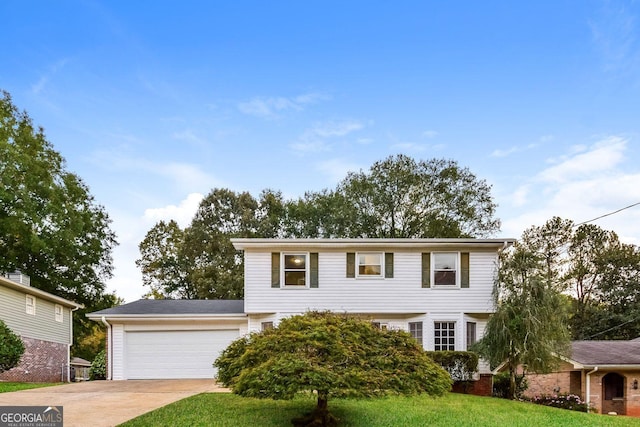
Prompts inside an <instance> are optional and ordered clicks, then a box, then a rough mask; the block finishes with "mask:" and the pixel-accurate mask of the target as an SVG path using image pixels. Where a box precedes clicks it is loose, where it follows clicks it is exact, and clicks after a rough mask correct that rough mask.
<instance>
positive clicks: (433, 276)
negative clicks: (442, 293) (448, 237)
mask: <svg viewBox="0 0 640 427" xmlns="http://www.w3.org/2000/svg"><path fill="white" fill-rule="evenodd" d="M441 254H454V255H455V256H456V268H455V270H453V271H455V274H456V283H455V285H439V284H437V283H436V257H437V256H438V255H441ZM443 271H446V270H443ZM460 275H461V271H460V252H456V251H449V252H445V251H441V252H431V283H432V286H433V287H434V288H438V289H459V288H460Z"/></svg>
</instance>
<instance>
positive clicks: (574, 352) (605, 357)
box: [570, 340, 640, 366]
mask: <svg viewBox="0 0 640 427" xmlns="http://www.w3.org/2000/svg"><path fill="white" fill-rule="evenodd" d="M570 359H571V360H572V361H575V362H577V363H579V364H581V365H584V366H602V365H613V366H620V365H640V341H635V340H632V341H573V342H572V343H571V357H570Z"/></svg>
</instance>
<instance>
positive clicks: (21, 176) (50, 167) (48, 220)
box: [0, 92, 116, 332]
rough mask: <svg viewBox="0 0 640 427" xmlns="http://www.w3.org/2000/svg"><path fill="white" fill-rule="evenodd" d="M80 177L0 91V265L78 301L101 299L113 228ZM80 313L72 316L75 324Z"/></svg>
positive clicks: (91, 304)
mask: <svg viewBox="0 0 640 427" xmlns="http://www.w3.org/2000/svg"><path fill="white" fill-rule="evenodd" d="M110 223H111V220H110V219H109V216H108V215H107V213H106V211H105V209H104V208H103V207H102V206H100V205H99V204H97V203H96V201H95V199H94V197H93V196H92V195H91V193H90V192H89V188H88V187H87V185H86V184H85V183H84V182H83V181H82V180H81V179H80V178H79V177H78V176H77V175H75V174H73V173H71V172H69V171H67V170H66V165H65V161H64V158H63V157H62V155H60V153H58V152H57V151H56V150H55V149H54V148H53V146H52V144H51V143H50V142H49V141H47V139H46V137H45V134H44V130H43V129H42V128H37V127H35V126H34V125H33V123H32V121H31V118H30V117H29V116H28V115H27V113H26V112H21V111H19V110H18V108H17V107H16V106H15V105H14V104H13V102H12V99H11V96H10V95H9V94H8V93H7V92H2V93H1V96H0V272H11V271H15V270H20V271H22V272H23V273H25V274H28V275H29V276H30V277H31V285H32V286H34V287H37V288H40V289H42V290H45V291H47V292H51V293H53V294H55V295H58V296H61V297H63V298H67V299H70V300H73V301H75V302H78V303H81V304H84V305H85V306H86V307H87V308H92V307H94V304H96V303H97V302H100V301H101V300H102V299H103V296H104V293H105V281H106V280H107V279H108V278H110V277H111V274H112V269H113V265H112V257H111V252H112V249H113V248H114V247H115V245H116V236H115V234H114V232H113V231H111V229H110ZM83 321H84V319H81V318H80V316H74V322H75V323H74V326H76V327H77V329H76V330H78V331H81V332H82V329H83V328H82V325H81V323H82V322H83Z"/></svg>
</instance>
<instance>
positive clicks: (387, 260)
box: [384, 252, 393, 279]
mask: <svg viewBox="0 0 640 427" xmlns="http://www.w3.org/2000/svg"><path fill="white" fill-rule="evenodd" d="M384 277H386V278H387V279H391V278H393V252H386V253H385V254H384Z"/></svg>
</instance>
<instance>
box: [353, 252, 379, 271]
mask: <svg viewBox="0 0 640 427" xmlns="http://www.w3.org/2000/svg"><path fill="white" fill-rule="evenodd" d="M383 265H384V264H383V262H382V252H371V253H366V252H365V253H363V252H360V253H358V277H382V274H383V271H382V269H383V267H382V266H383Z"/></svg>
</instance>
